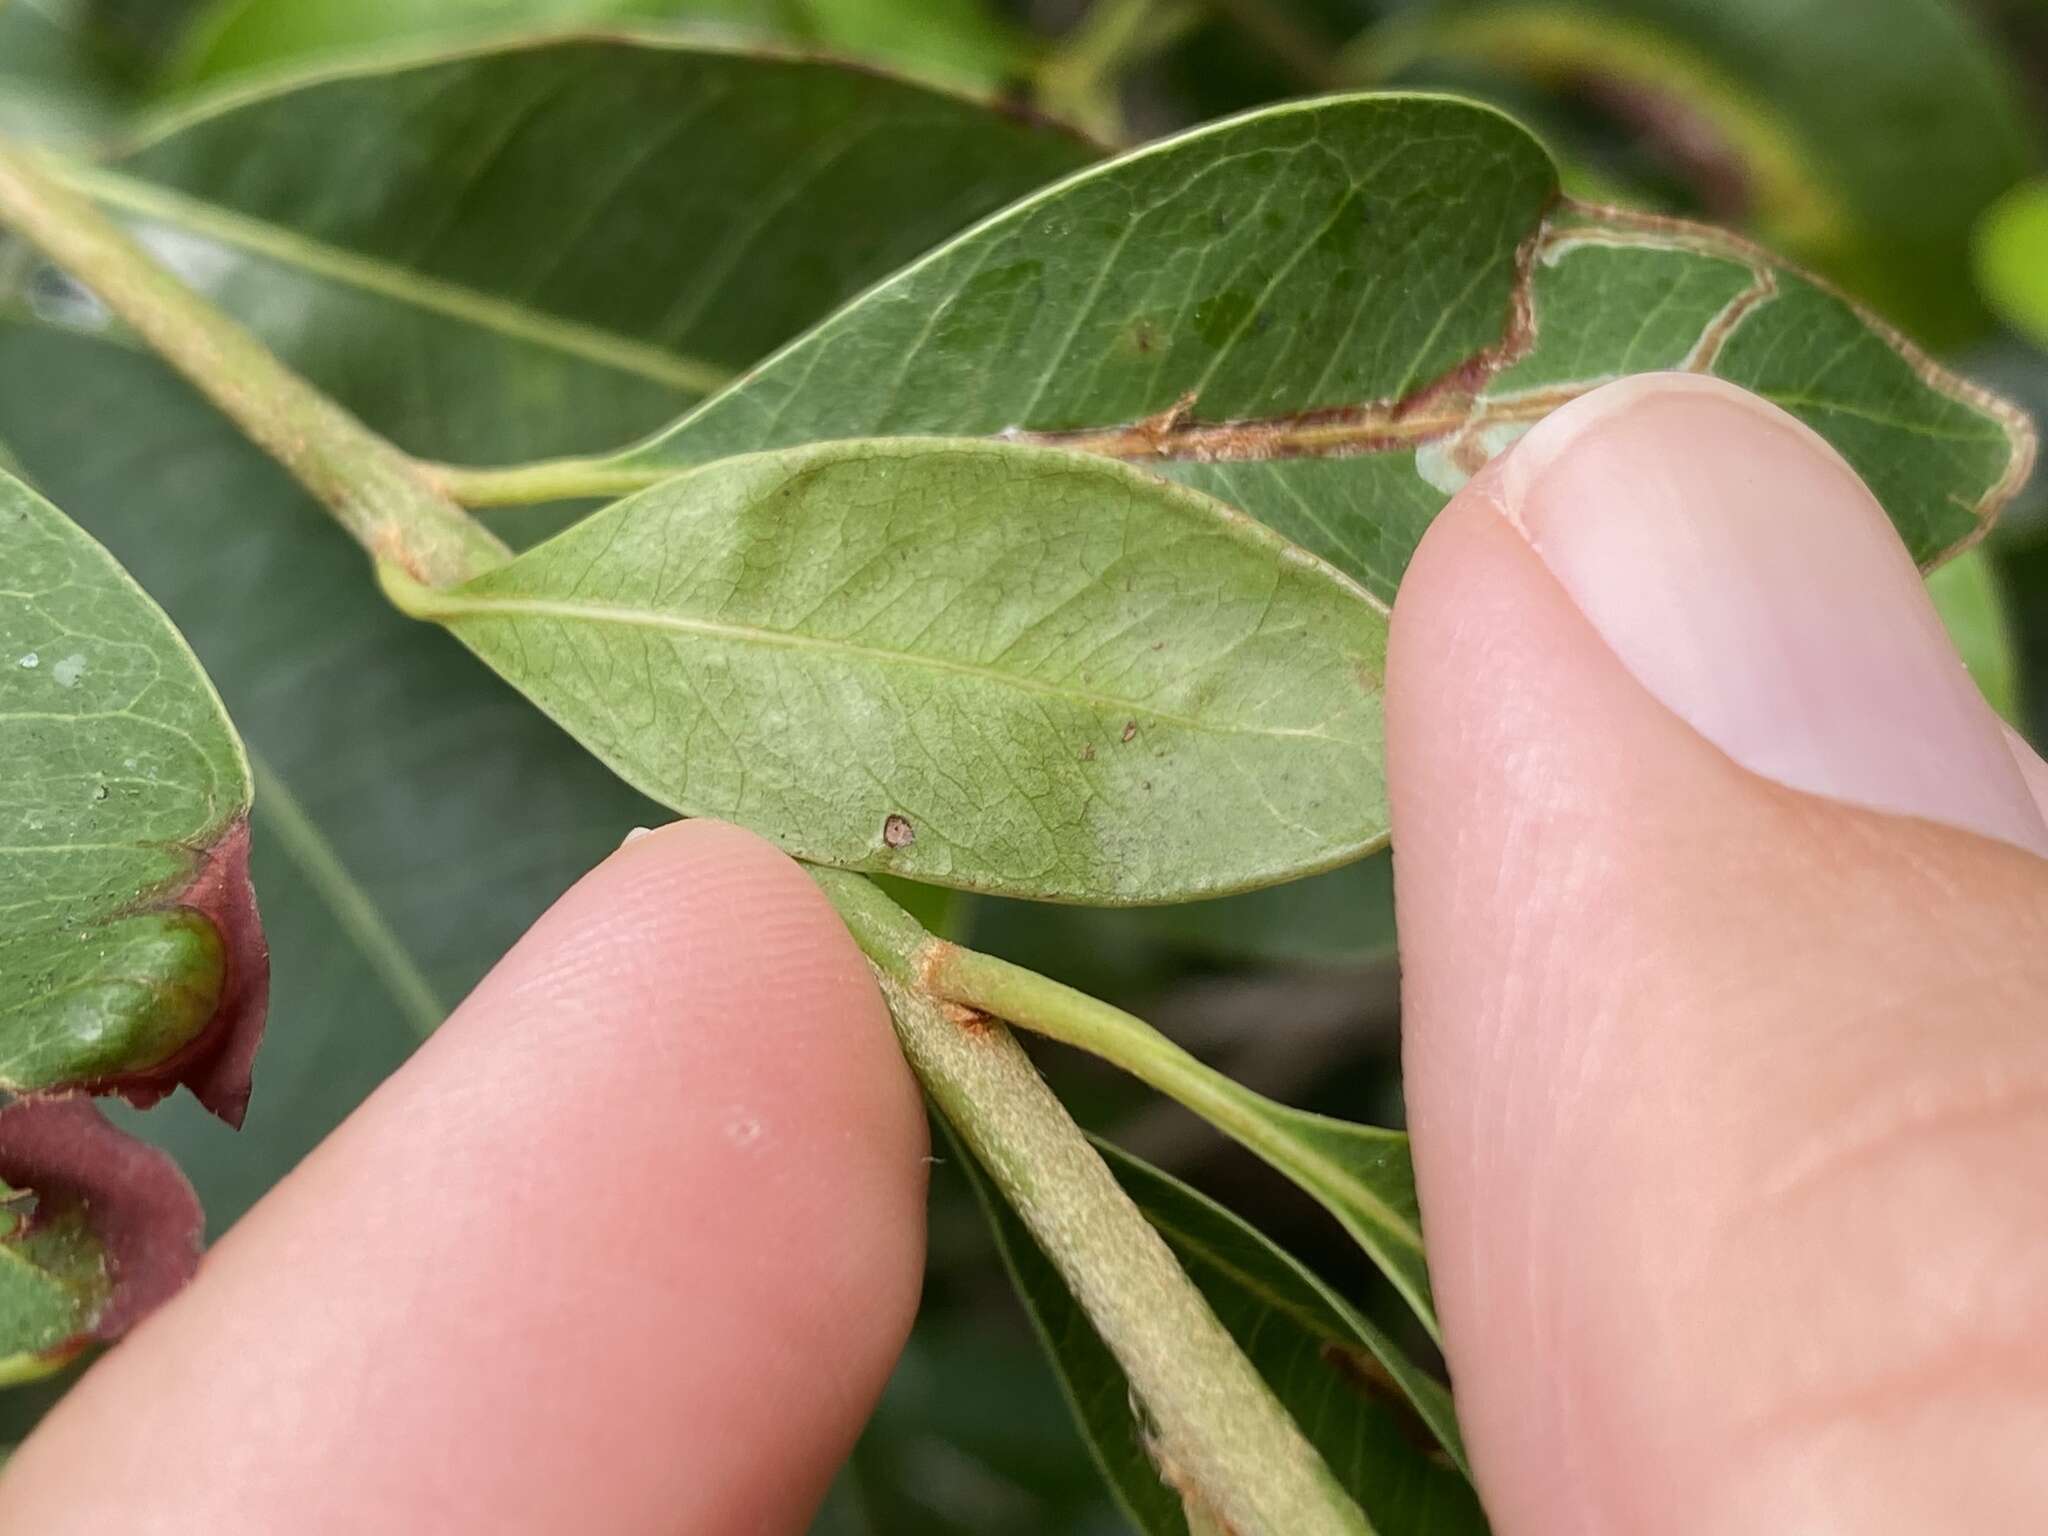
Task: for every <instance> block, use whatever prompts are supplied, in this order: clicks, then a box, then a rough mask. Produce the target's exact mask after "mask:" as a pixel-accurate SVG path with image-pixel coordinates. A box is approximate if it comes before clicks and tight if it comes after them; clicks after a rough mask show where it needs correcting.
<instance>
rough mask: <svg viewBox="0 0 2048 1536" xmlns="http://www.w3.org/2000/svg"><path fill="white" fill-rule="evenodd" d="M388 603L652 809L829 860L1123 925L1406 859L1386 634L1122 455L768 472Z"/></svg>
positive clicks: (993, 454)
mask: <svg viewBox="0 0 2048 1536" xmlns="http://www.w3.org/2000/svg"><path fill="white" fill-rule="evenodd" d="M387 579H388V580H390V581H391V583H392V587H393V590H394V593H395V595H396V596H397V597H398V598H399V601H400V602H401V604H402V605H403V606H405V607H407V608H408V610H409V611H411V612H413V613H415V614H416V615H418V616H420V617H430V618H434V619H438V620H439V621H441V622H442V623H444V624H446V625H447V626H448V627H449V628H450V629H452V630H453V631H454V632H455V634H456V635H457V636H458V637H460V638H461V639H462V641H463V642H464V643H465V644H467V645H468V646H469V647H470V648H471V649H473V650H474V651H476V652H477V654H478V655H480V656H482V657H483V658H484V660H485V661H487V662H488V663H489V664H490V665H491V666H492V667H493V668H495V669H496V670H498V671H499V672H501V673H502V674H503V675H504V676H505V677H506V678H508V679H509V680H510V681H511V682H512V683H513V684H514V685H515V686H516V687H518V688H519V689H520V690H521V691H522V692H523V693H525V694H526V695H527V696H528V697H529V698H531V699H533V700H534V701H535V702H536V703H538V704H539V705H540V706H541V707H542V708H543V709H545V710H547V712H548V713H549V714H551V715H553V716H554V717H555V718H556V719H557V720H559V721H560V722H561V723H562V724H563V725H564V726H565V727H566V728H567V729H568V730H569V731H570V733H571V734H572V735H574V736H575V737H576V738H577V739H578V740H579V741H581V742H583V743H584V745H585V746H587V747H589V748H590V749H591V750H592V751H593V752H595V753H596V754H597V755H598V757H600V758H601V759H603V760H604V761H605V762H606V763H607V764H609V765H610V766H611V767H612V768H613V769H614V770H615V771H616V772H618V773H619V774H620V776H621V777H623V778H624V779H625V780H626V781H627V782H628V783H630V784H632V785H634V787H636V788H638V789H640V790H641V791H643V792H644V793H646V794H648V795H650V796H652V797H654V798H656V799H658V800H660V801H662V802H663V803H664V804H666V805H670V806H672V807H674V808H675V809H676V810H679V811H682V812H685V813H686V814H692V815H717V816H723V817H727V818H729V819H731V820H734V821H738V822H741V823H742V824H744V825H747V826H750V827H752V828H754V829H755V830H757V831H759V832H761V833H763V834H764V835H766V836H768V837H771V838H773V839H774V840H776V841H777V842H779V843H780V844H781V845H782V846H783V847H785V848H787V849H789V850H790V851H791V852H792V853H795V854H797V855H799V856H801V857H803V858H807V859H810V860H813V861H814V862H818V863H824V864H833V865H838V866H841V867H845V868H853V869H868V870H877V871H883V872H887V873H893V874H901V875H907V876H910V877H911V878H914V879H918V880H924V881H929V882H932V883H935V884H943V885H953V886H962V887H967V888H971V889H979V890H991V891H999V892H1002V893H1005V894H1009V895H1021V896H1033V897H1040V898H1045V899H1051V900H1065V901H1091V902H1098V903H1104V904H1119V903H1135V902H1159V901H1172V900H1186V899H1188V898H1190V897H1194V896H1198V895H1203V894H1209V893H1217V892H1224V891H1230V890H1234V889H1242V888H1247V887H1251V886H1255V885H1261V884H1268V883H1271V882H1274V881H1277V880H1282V879H1286V878H1288V877H1290V876H1292V875H1296V874H1303V873H1308V872H1311V871H1313V870H1317V869H1323V868H1329V867H1331V866H1334V865H1337V864H1341V863H1343V862H1345V861H1347V860H1349V859H1352V858H1355V857H1357V856H1358V855H1360V854H1361V853H1364V852H1367V851H1369V850H1370V849H1371V848H1372V847H1373V846H1375V845H1376V844H1378V843H1379V842H1381V841H1382V840H1383V839H1384V838H1385V835H1386V802H1385V792H1384V786H1383V784H1382V782H1381V778H1380V768H1379V754H1380V712H1379V680H1380V666H1381V661H1382V659H1383V655H1384V648H1385V637H1386V625H1385V610H1384V609H1383V608H1382V607H1381V606H1380V605H1379V604H1377V603H1376V602H1374V601H1373V600H1372V599H1370V598H1369V597H1367V596H1366V594H1365V593H1364V592H1362V591H1361V590H1360V589H1358V588H1357V587H1355V586H1353V585H1352V584H1351V583H1350V582H1348V581H1346V580H1345V579H1344V578H1343V577H1341V576H1339V575H1338V574H1337V573H1336V572H1334V571H1332V570H1330V569H1329V568H1328V567H1326V566H1324V565H1322V564H1320V563H1319V562H1317V561H1314V560H1311V559H1307V558H1304V557H1303V556H1301V554H1300V553H1299V552H1298V551H1295V550H1292V549H1290V548H1289V547H1288V546H1287V545H1286V544H1285V543H1284V542H1283V541H1281V540H1280V539H1278V538H1275V537H1274V536H1273V535H1272V534H1271V533H1269V532H1267V531H1266V530H1265V529H1263V528H1260V527H1258V526H1257V525H1256V524H1253V523H1251V522H1248V521H1247V520H1245V519H1243V518H1241V517H1239V516H1237V515H1236V514H1234V513H1232V512H1231V511H1230V510H1229V509H1228V508H1226V507H1223V506H1221V505H1220V504H1218V503H1215V502H1213V501H1210V500H1209V499H1208V498H1206V497H1202V496H1198V495H1195V494H1193V493H1191V492H1188V491H1184V490H1181V489H1180V488H1178V487H1175V486H1171V485H1168V484H1166V483H1165V482H1162V481H1159V480H1155V479H1153V478H1151V477H1149V476H1146V475H1142V474H1140V473H1138V472H1136V471H1134V470H1131V469H1127V468H1125V467H1123V466H1121V465H1117V464H1112V463H1108V462H1106V461H1104V460H1101V459H1096V458H1092V457H1088V456H1085V455H1079V454H1066V453H1060V452H1057V451H1054V450H1050V449H1043V448H1027V447H1023V446H1016V445H1006V444H999V443H982V442H971V441H969V442H959V443H931V442H914V441H913V442H888V443H877V444H861V443H852V444H837V445H827V446H824V447H822V448H813V449H804V450H797V451H793V452H785V453H780V454H764V455H757V456H751V457H743V458H738V459H734V460H731V461H728V462H725V463H721V464H716V465H712V466H710V467H708V468H705V469H703V470H700V471H698V472H696V473H695V474H691V475H687V476H683V477H679V478H677V479H674V480H671V481H669V482H667V483H665V484H663V485H660V486H657V487H655V488H654V489H652V490H649V491H646V492H643V493H641V494H640V495H638V496H635V497H632V498H629V499H628V500H626V501H623V502H619V503H617V504H615V505H613V506H611V507H608V508H606V509H605V510H604V511H602V512H599V513H597V514H596V515H594V516H593V517H591V518H589V519H587V520H586V521H584V522H583V523H581V524H579V525H578V526H576V527H575V528H573V529H571V530H569V531H568V532H566V533H563V534H561V535H559V536H557V537H556V538H554V539H552V540H550V541H549V542H548V543H546V544H543V545H541V546H539V547H537V548H535V549H533V550H530V551H528V552H527V553H526V554H524V555H522V556H520V557H519V558H518V559H516V560H514V561H513V562H511V563H510V564H508V565H505V566H502V567H500V568H499V569H497V570H493V571H490V572H487V573H485V574H484V575H482V576H480V577H478V578H476V579H475V580H474V581H471V582H469V583H468V584H466V585H465V586H462V587H460V588H457V589H455V590H454V591H451V592H431V591H428V590H426V589H424V588H419V587H415V586H412V585H411V584H409V583H406V582H405V581H404V578H401V577H395V576H388V577H387Z"/></svg>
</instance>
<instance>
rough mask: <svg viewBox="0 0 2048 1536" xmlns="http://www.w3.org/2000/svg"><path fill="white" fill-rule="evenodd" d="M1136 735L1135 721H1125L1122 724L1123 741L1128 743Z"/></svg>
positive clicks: (1136, 726) (1136, 723) (1136, 724)
mask: <svg viewBox="0 0 2048 1536" xmlns="http://www.w3.org/2000/svg"><path fill="white" fill-rule="evenodd" d="M1137 734H1138V722H1137V721H1135V720H1126V721H1125V722H1124V734H1123V739H1124V740H1125V741H1129V740H1130V739H1131V738H1132V737H1133V736H1135V735H1137Z"/></svg>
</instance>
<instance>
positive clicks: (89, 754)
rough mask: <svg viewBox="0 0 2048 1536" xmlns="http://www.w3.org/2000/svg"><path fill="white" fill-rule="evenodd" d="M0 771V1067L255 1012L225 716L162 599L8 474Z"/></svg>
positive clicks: (239, 813)
mask: <svg viewBox="0 0 2048 1536" xmlns="http://www.w3.org/2000/svg"><path fill="white" fill-rule="evenodd" d="M0 783H4V784H5V785H7V786H8V789H7V798H6V802H5V803H6V809H5V812H4V813H0V817H4V819H0V890H4V891H5V892H6V893H7V895H6V899H5V902H4V905H0V1087H5V1088H9V1089H13V1090H16V1091H28V1090H35V1089H47V1088H52V1087H60V1086H64V1085H70V1084H81V1083H84V1084H106V1083H114V1082H122V1081H133V1080H136V1079H139V1078H143V1077H147V1076H148V1075H149V1074H151V1073H152V1072H155V1071H156V1070H158V1069H160V1068H164V1067H166V1066H167V1064H169V1063H170V1062H171V1060H172V1058H174V1057H179V1056H181V1055H184V1054H186V1053H188V1051H189V1049H190V1048H191V1047H192V1046H193V1045H194V1043H195V1042H197V1041H198V1040H199V1039H200V1037H201V1036H203V1035H206V1034H207V1033H208V1032H209V1031H211V1030H215V1029H216V1028H227V1029H230V1030H232V1028H233V1027H234V1025H235V1023H236V1022H237V1021H235V1020H233V1019H232V1018H231V1017H230V1015H232V1014H233V1013H234V1012H235V1011H236V1009H237V1008H238V1007H243V1008H246V1007H248V1006H249V1005H251V1004H252V1003H253V1006H254V1007H255V1008H256V1009H257V1010H258V1014H257V1017H256V1018H255V1019H254V1020H252V1021H245V1022H248V1023H250V1024H251V1025H252V1026H253V1027H260V1022H261V1021H260V1008H261V1000H260V982H261V975H262V970H263V964H264V961H263V952H262V944H261V937H260V934H259V933H257V932H256V931H255V929H254V922H253V911H252V910H251V908H250V898H249V896H248V877H247V866H246V859H247V836H246V827H247V818H248V814H249V802H250V793H251V791H250V780H249V769H248V764H247V762H246V760H245V759H244V757H243V755H242V748H241V744H240V742H239V740H238V739H237V738H236V735H235V732H234V728H233V727H232V726H231V725H230V724H229V721H228V717H227V714H226V711H225V710H223V708H222V707H221V703H220V699H219V698H218V696H217V695H216V694H215V693H214V691H213V686H212V684H211V683H209V682H208V681H207V678H206V674H205V673H204V672H202V671H201V670H200V667H199V664H198V662H197V661H196V660H195V659H194V657H193V655H192V653H191V651H190V650H189V649H188V648H187V646H186V644H185V642H184V640H183V638H182V637H180V635H179V634H178V632H177V630H176V629H174V628H173V627H172V625H171V622H170V620H169V619H168V618H166V617H165V616H164V613H163V610H162V609H160V608H158V607H157V605H156V604H155V603H154V602H153V601H151V600H150V598H149V597H148V595H147V594H145V593H144V592H143V590H142V589H141V588H140V587H139V586H137V585H136V584H135V582H134V581H133V580H132V579H131V578H130V577H129V576H128V574H127V573H126V572H125V571H123V570H122V569H121V567H120V566H119V565H117V564H116V563H115V562H114V560H113V558H112V557H111V556H110V555H108V553H107V552H106V550H105V549H103V548H102V547H101V546H100V545H99V544H97V543H96V542H95V541H94V540H93V539H92V538H91V537H90V536H89V535H87V534H86V533H85V532H84V531H83V530H82V529H80V528H79V527H78V526H77V525H76V524H75V523H73V522H71V521H70V519H68V518H67V517H65V516H64V514H63V513H61V512H59V511H58V510H57V509H56V508H55V507H53V506H52V505H50V503H48V502H47V501H45V500H43V499H42V498H41V497H40V496H38V495H36V494H35V493H34V492H32V491H30V490H29V489H28V488H27V487H26V486H25V485H23V484H22V483H21V482H20V481H18V480H15V479H13V478H12V477H11V476H7V475H5V474H0ZM252 985H254V986H255V988H256V989H257V995H256V996H255V997H254V998H253V999H252V998H251V997H250V996H249V995H248V993H249V989H250V987H251V986H252ZM195 1086H198V1085H196V1084H195ZM202 1091H204V1090H203V1089H202ZM234 1093H240V1094H242V1095H243V1096H246V1085H245V1084H244V1085H243V1086H242V1087H240V1088H239V1089H230V1094H231V1095H232V1094H234ZM238 1111H239V1104H235V1105H233V1106H226V1107H224V1112H228V1113H230V1114H231V1115H232V1114H234V1113H238Z"/></svg>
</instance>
